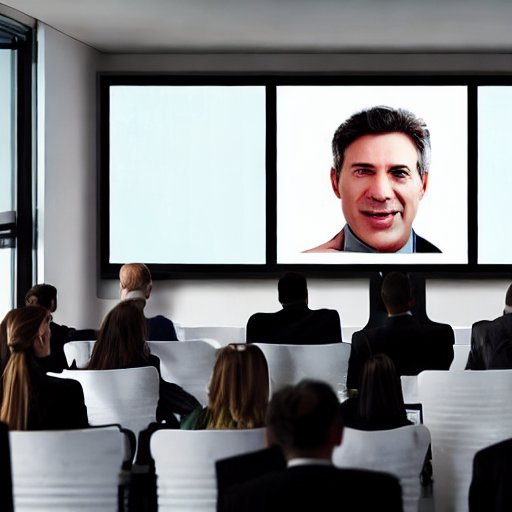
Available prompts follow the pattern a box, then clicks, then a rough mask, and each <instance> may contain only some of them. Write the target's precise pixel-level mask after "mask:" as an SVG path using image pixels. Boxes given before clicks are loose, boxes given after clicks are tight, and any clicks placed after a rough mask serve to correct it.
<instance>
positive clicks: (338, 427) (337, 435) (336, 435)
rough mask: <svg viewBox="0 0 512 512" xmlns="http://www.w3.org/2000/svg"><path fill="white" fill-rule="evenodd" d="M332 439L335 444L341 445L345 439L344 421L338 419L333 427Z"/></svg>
mask: <svg viewBox="0 0 512 512" xmlns="http://www.w3.org/2000/svg"><path fill="white" fill-rule="evenodd" d="M331 436H332V437H331V440H332V445H333V446H339V445H340V444H341V442H342V441H343V423H341V421H337V422H336V423H335V424H334V425H333V426H332V429H331Z"/></svg>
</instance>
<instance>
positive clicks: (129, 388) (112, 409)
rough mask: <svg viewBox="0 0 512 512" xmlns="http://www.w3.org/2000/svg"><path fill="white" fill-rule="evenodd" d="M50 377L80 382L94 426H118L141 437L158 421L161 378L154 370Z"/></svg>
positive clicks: (69, 372) (66, 373) (78, 372)
mask: <svg viewBox="0 0 512 512" xmlns="http://www.w3.org/2000/svg"><path fill="white" fill-rule="evenodd" d="M49 375H52V376H53V377H61V378H68V379H75V380H77V381H79V382H80V384H81V385H82V388H83V390H84V398H85V405H86V406H87V416H88V418H89V424H90V425H105V424H109V423H118V424H120V425H121V426H123V427H125V428H127V429H129V430H131V431H132V432H133V433H134V434H135V435H136V436H138V433H139V432H140V431H141V430H144V429H145V428H146V427H147V426H148V424H149V423H151V422H154V421H155V420H156V406H157V404H158V397H159V391H158V390H159V377H158V372H157V371H156V368H154V367H153V366H147V367H144V368H127V369H123V370H64V371H63V372H62V373H49Z"/></svg>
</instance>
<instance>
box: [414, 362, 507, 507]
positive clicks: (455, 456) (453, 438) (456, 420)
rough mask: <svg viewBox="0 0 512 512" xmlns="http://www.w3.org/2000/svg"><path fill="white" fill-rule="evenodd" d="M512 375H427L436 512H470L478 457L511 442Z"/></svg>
mask: <svg viewBox="0 0 512 512" xmlns="http://www.w3.org/2000/svg"><path fill="white" fill-rule="evenodd" d="M511 389H512V370H485V371H456V370H454V371H434V370H429V371H424V372H422V373H420V374H419V375H418V393H419V397H420V401H421V403H422V405H423V421H424V423H425V425H426V426H427V427H428V429H429V430H430V433H431V436H432V470H433V479H434V487H433V491H434V502H435V510H436V512H445V511H450V512H463V511H464V512H465V511H467V510H468V491H469V484H470V482H471V471H472V464H473V457H474V455H475V453H476V452H477V451H478V450H480V449H481V448H484V447H485V446H488V445H490V444H493V443H496V442H498V441H502V440H504V439H507V438H509V437H510V435H511V432H512V401H511V400H510V390H511Z"/></svg>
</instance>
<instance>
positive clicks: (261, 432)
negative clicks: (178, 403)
mask: <svg viewBox="0 0 512 512" xmlns="http://www.w3.org/2000/svg"><path fill="white" fill-rule="evenodd" d="M264 446H265V429H264V428H257V429H251V430H157V431H156V432H155V433H154V434H153V435H152V436H151V440H150V447H151V454H152V456H153V458H154V459H155V468H156V474H157V478H158V480H157V482H158V510H159V512H167V511H169V512H190V511H191V510H194V511H195V512H215V510H216V503H217V480H216V473H215V461H217V460H219V459H223V458H226V457H231V456H232V455H237V454H242V453H247V452H252V451H255V450H259V449H261V448H264Z"/></svg>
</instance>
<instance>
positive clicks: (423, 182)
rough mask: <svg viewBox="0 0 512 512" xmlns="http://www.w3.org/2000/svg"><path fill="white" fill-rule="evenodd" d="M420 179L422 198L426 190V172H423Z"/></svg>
mask: <svg viewBox="0 0 512 512" xmlns="http://www.w3.org/2000/svg"><path fill="white" fill-rule="evenodd" d="M421 181H422V187H421V198H422V199H423V196H424V194H425V192H426V191H427V185H428V172H426V173H424V174H423V178H421Z"/></svg>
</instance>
